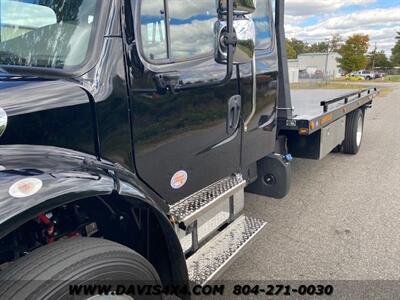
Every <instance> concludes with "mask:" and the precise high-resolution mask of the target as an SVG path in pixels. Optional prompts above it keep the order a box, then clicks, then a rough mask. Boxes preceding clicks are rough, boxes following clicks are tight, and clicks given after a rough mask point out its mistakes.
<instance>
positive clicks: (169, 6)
mask: <svg viewBox="0 0 400 300" xmlns="http://www.w3.org/2000/svg"><path fill="white" fill-rule="evenodd" d="M134 10H135V13H134V16H135V26H136V28H135V36H136V38H135V43H136V47H135V51H134V54H133V57H132V63H131V72H130V73H131V76H132V93H131V94H132V98H131V107H132V120H133V122H132V124H133V125H132V126H133V143H134V153H135V154H134V155H135V165H136V170H137V173H138V176H139V177H140V178H141V179H142V180H143V181H145V182H146V183H147V184H148V185H149V186H150V187H152V188H153V189H154V190H155V191H156V192H157V193H158V194H159V195H160V196H161V197H163V198H164V199H166V200H167V201H168V202H169V203H174V202H176V201H178V200H181V199H183V198H184V197H186V196H188V195H190V194H192V193H194V192H196V191H198V190H200V189H201V188H204V187H206V186H208V185H210V184H212V183H214V182H215V181H217V180H219V179H221V178H224V177H226V176H229V175H231V174H233V173H235V172H237V171H238V170H239V165H240V151H241V128H240V126H241V125H240V122H239V116H240V113H241V109H240V108H241V103H240V101H239V103H238V101H237V99H238V98H237V97H235V95H237V94H238V81H237V80H236V78H235V77H233V78H231V80H230V81H229V82H227V83H226V84H224V85H220V86H213V85H211V84H210V83H212V82H213V81H220V80H222V79H223V78H224V77H225V75H226V65H222V64H217V63H216V62H215V59H214V42H215V41H214V24H215V22H216V21H217V9H216V1H215V0H196V1H185V0H142V1H138V2H137V3H136V5H135V8H134ZM177 83H179V85H181V86H187V87H188V88H187V89H183V90H182V89H180V90H174V89H173V87H174V86H175V85H176V84H177ZM194 83H195V84H196V85H200V86H202V87H200V88H190V86H193V84H194ZM235 99H236V101H235ZM232 105H234V109H232Z"/></svg>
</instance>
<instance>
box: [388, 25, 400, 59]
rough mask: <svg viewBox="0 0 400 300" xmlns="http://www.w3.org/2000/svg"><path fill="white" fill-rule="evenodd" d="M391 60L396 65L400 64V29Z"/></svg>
mask: <svg viewBox="0 0 400 300" xmlns="http://www.w3.org/2000/svg"><path fill="white" fill-rule="evenodd" d="M390 60H391V62H392V64H393V65H394V66H400V31H399V32H397V36H396V44H395V45H394V47H393V48H392V56H391V58H390Z"/></svg>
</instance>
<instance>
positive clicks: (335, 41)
mask: <svg viewBox="0 0 400 300" xmlns="http://www.w3.org/2000/svg"><path fill="white" fill-rule="evenodd" d="M341 46H342V37H341V36H340V34H339V33H335V34H334V35H333V36H332V38H331V39H330V41H329V52H339V50H340V47H341Z"/></svg>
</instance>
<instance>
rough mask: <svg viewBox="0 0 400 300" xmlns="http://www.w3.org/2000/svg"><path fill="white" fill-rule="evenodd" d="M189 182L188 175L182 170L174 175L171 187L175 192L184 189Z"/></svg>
mask: <svg viewBox="0 0 400 300" xmlns="http://www.w3.org/2000/svg"><path fill="white" fill-rule="evenodd" d="M187 180H188V174H187V172H186V171H184V170H180V171H178V172H176V173H175V174H174V176H172V178H171V187H172V188H173V189H174V190H178V189H180V188H182V187H183V186H184V185H185V184H186V182H187Z"/></svg>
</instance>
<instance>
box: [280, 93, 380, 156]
mask: <svg viewBox="0 0 400 300" xmlns="http://www.w3.org/2000/svg"><path fill="white" fill-rule="evenodd" d="M377 94H378V90H377V89H376V88H366V89H363V90H292V91H291V102H290V103H291V107H288V108H280V109H285V110H288V109H289V110H290V111H291V114H288V115H290V117H287V118H280V119H278V129H279V131H280V133H281V134H283V135H285V136H287V138H288V149H289V151H290V153H291V154H292V155H293V156H294V157H299V158H308V159H318V160H320V159H323V158H324V157H325V156H326V155H328V154H329V153H330V152H331V151H332V150H333V149H335V148H337V149H341V145H342V144H343V141H344V139H345V132H346V130H347V131H349V130H350V129H346V127H349V126H350V125H351V124H348V123H349V122H348V121H347V116H350V115H352V114H353V112H355V111H357V110H360V109H361V110H362V114H364V111H365V108H367V107H369V106H371V104H372V101H373V98H374V97H375V96H376V95H377ZM362 120H363V118H362ZM362 122H363V121H362ZM362 128H363V125H361V127H360V130H362ZM358 146H359V145H358Z"/></svg>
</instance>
